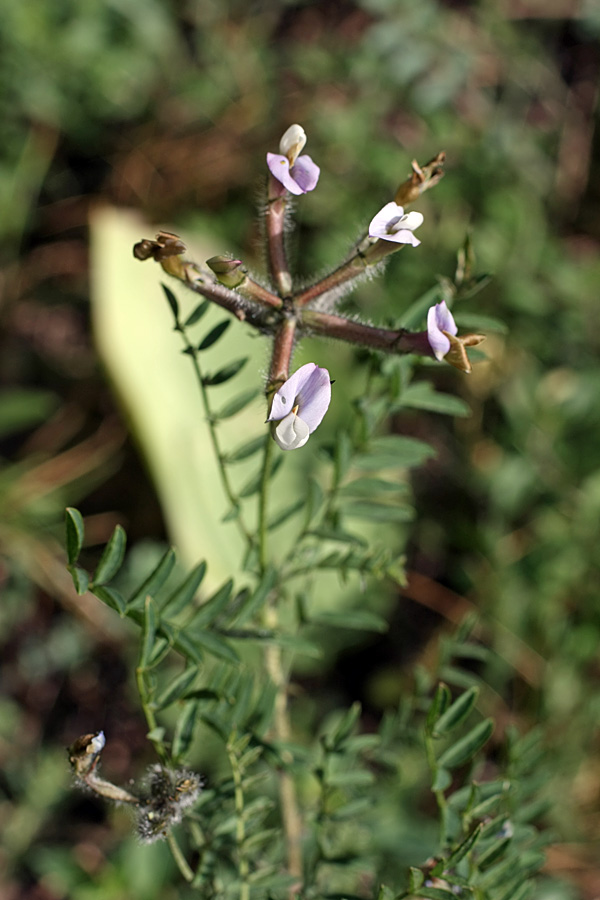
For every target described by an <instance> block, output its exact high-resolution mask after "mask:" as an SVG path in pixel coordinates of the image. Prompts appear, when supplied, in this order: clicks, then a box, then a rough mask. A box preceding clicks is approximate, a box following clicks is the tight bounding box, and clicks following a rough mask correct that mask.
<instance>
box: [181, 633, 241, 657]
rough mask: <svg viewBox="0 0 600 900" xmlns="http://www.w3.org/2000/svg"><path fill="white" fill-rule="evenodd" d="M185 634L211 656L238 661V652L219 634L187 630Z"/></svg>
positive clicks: (191, 641)
mask: <svg viewBox="0 0 600 900" xmlns="http://www.w3.org/2000/svg"><path fill="white" fill-rule="evenodd" d="M186 636H187V638H188V640H189V641H190V643H192V644H194V645H195V646H197V647H200V648H202V650H206V652H207V653H210V654H211V655H212V656H216V657H218V658H219V659H223V660H225V662H229V663H239V661H240V658H239V656H238V654H237V653H236V651H235V650H234V649H233V647H232V646H231V644H229V643H228V642H227V641H226V640H225V639H224V638H222V637H221V636H220V635H218V634H215V633H214V631H196V630H194V631H193V632H189V631H188V633H187V635H186Z"/></svg>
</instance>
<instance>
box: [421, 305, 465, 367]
mask: <svg viewBox="0 0 600 900" xmlns="http://www.w3.org/2000/svg"><path fill="white" fill-rule="evenodd" d="M444 331H447V332H448V334H452V335H454V334H456V332H457V331H458V328H457V327H456V322H455V321H454V318H453V317H452V313H451V312H450V310H449V309H448V307H447V306H446V301H445V300H442V302H441V303H436V305H435V306H431V307H430V308H429V312H428V313H427V340H428V341H429V346H430V347H431V349H432V350H433V354H434V356H435V358H436V359H440V360H441V359H443V358H444V356H445V355H446V353H448V351H449V350H450V341H449V339H448V338H447V337H446V335H445V334H444V333H443V332H444Z"/></svg>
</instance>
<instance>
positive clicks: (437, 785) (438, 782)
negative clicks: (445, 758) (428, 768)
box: [431, 766, 452, 792]
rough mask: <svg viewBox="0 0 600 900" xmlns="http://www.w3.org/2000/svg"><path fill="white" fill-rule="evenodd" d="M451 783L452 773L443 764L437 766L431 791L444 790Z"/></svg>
mask: <svg viewBox="0 0 600 900" xmlns="http://www.w3.org/2000/svg"><path fill="white" fill-rule="evenodd" d="M451 784H452V775H451V774H450V772H449V771H448V769H444V767H443V766H437V767H436V769H435V772H434V773H433V781H432V783H431V790H432V791H434V792H435V791H445V790H446V789H447V788H449V787H450V785H451Z"/></svg>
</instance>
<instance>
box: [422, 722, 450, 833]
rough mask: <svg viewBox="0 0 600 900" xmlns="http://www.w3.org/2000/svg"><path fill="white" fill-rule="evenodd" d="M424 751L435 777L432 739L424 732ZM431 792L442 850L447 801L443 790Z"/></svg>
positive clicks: (446, 823)
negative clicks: (434, 802)
mask: <svg viewBox="0 0 600 900" xmlns="http://www.w3.org/2000/svg"><path fill="white" fill-rule="evenodd" d="M425 753H426V755H427V763H428V765H429V769H430V771H431V774H432V776H433V777H435V773H436V770H437V768H438V766H437V761H436V758H435V751H434V749H433V739H432V737H431V736H430V735H429V734H425ZM433 794H434V796H435V799H436V803H437V805H438V809H439V811H440V848H441V850H443V849H444V847H445V846H446V844H447V841H448V803H447V802H446V796H445V794H444V792H443V791H436V790H434V791H433Z"/></svg>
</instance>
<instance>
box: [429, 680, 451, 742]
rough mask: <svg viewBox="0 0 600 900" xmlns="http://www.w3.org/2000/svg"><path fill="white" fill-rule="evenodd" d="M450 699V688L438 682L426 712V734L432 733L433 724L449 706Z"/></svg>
mask: <svg viewBox="0 0 600 900" xmlns="http://www.w3.org/2000/svg"><path fill="white" fill-rule="evenodd" d="M451 699H452V694H451V693H450V688H449V687H448V685H447V684H444V682H443V681H440V683H439V684H438V686H437V688H436V691H435V694H434V695H433V700H432V701H431V706H430V707H429V710H428V712H427V720H426V723H425V727H426V729H427V733H428V734H431V733H432V731H433V729H434V725H435V723H436V722H437V720H438V719H439V717H440V716H441V715H442V714H443V713H445V711H446V710H447V709H448V707H449V706H450V701H451Z"/></svg>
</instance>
